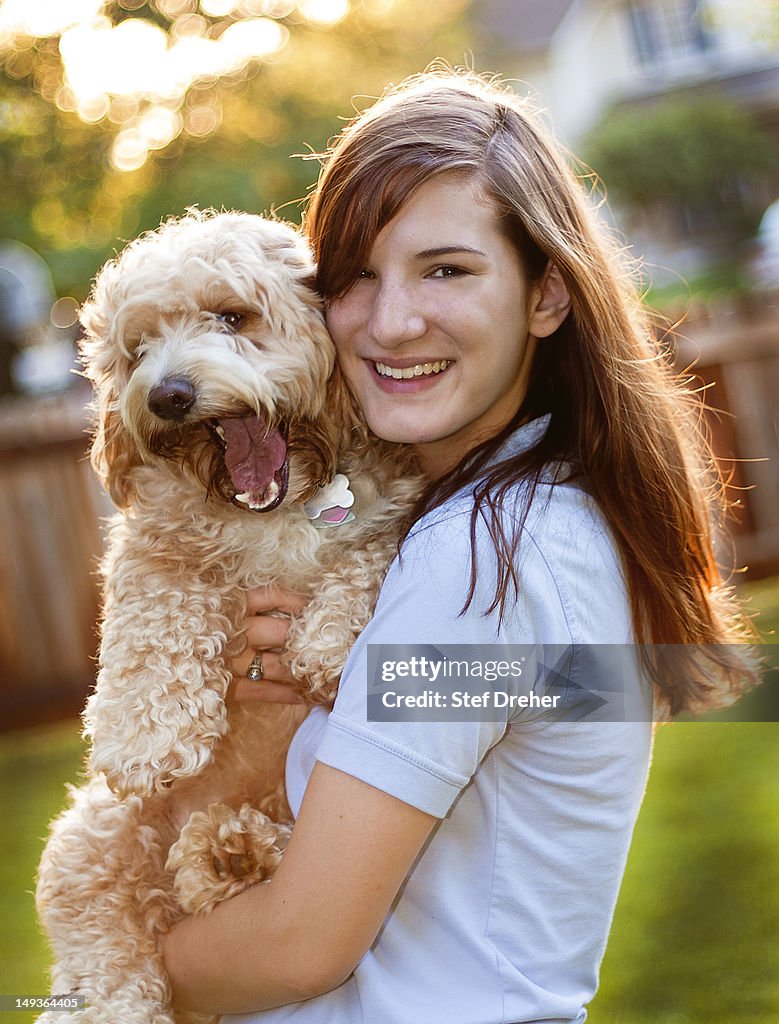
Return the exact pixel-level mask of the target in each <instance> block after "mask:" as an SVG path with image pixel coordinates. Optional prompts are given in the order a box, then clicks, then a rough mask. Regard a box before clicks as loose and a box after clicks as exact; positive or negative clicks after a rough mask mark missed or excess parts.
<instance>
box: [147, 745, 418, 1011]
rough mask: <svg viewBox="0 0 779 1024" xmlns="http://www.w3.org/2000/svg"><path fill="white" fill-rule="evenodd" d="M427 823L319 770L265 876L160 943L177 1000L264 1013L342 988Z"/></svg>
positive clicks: (349, 779) (352, 781)
mask: <svg viewBox="0 0 779 1024" xmlns="http://www.w3.org/2000/svg"><path fill="white" fill-rule="evenodd" d="M436 820H437V819H436V818H434V817H433V816H431V815H429V814H426V813H425V812H424V811H420V810H418V809H417V808H415V807H412V806H411V805H410V804H407V803H404V802H403V801H401V800H397V799H396V798H395V797H392V796H389V795H388V794H387V793H383V792H382V791H381V790H379V789H375V788H374V787H373V786H370V785H368V784H367V783H365V782H361V781H360V780H359V779H356V778H354V777H353V776H351V775H347V774H346V773H345V772H341V771H339V770H337V769H335V768H330V767H327V766H326V765H323V764H319V763H317V765H316V766H315V768H314V771H313V773H312V775H311V779H310V781H309V784H308V788H307V789H306V795H305V797H304V800H303V804H302V807H301V809H300V814H299V816H298V819H297V822H296V824H295V829H294V832H293V836H292V839H291V840H290V843H289V846H288V848H287V850H286V852H285V854H284V857H283V859H282V862H281V865H280V867H279V869H278V871H277V873H276V875H275V876H274V878H273V879H272V880H271V881H270V882H268V883H266V884H263V885H257V886H255V887H254V888H252V889H249V890H247V891H246V892H244V893H241V894H240V895H239V896H236V897H234V898H233V899H231V900H228V901H227V902H226V903H223V904H220V905H219V906H218V907H216V908H215V910H214V911H213V912H212V913H211V914H209V915H207V916H204V917H190V918H187V919H186V920H184V921H182V922H180V923H179V924H178V925H176V926H175V927H174V928H173V929H172V930H171V932H170V933H169V935H168V936H167V938H166V940H165V945H164V958H165V966H166V968H167V971H168V974H169V977H170V980H171V985H172V987H173V992H174V1002H175V1005H176V1006H177V1007H178V1008H179V1009H191V1010H197V1011H200V1012H203V1013H206V1012H211V1013H238V1012H246V1011H252V1010H263V1009H270V1008H271V1007H274V1006H282V1005H284V1004H285V1003H291V1002H298V1001H300V1000H302V999H308V998H310V997H312V996H316V995H321V994H322V993H324V992H327V991H329V990H330V989H332V988H335V987H336V986H337V985H339V984H341V982H343V981H345V980H346V978H348V976H349V975H350V974H351V972H352V971H353V970H354V968H355V967H356V966H357V964H358V962H359V961H360V959H361V958H362V956H363V955H364V954H365V953H366V952H367V950H368V949H369V947H370V945H371V943H372V942H373V940H374V939H375V938H376V935H377V934H378V932H379V929H380V928H381V925H382V923H383V921H384V918H385V917H386V915H387V912H388V910H389V908H390V905H391V904H392V901H393V899H394V898H395V896H396V894H397V892H398V890H399V889H400V887H401V885H402V884H403V881H404V879H405V878H406V875H407V874H408V873H409V871H410V870H411V867H412V865H413V864H414V861H415V860H416V858H417V856H418V855H419V852H420V850H421V849H422V847H423V845H424V843H425V841H426V839H427V837H428V836H429V834H430V832H431V830H432V828H433V826H434V824H435V822H436Z"/></svg>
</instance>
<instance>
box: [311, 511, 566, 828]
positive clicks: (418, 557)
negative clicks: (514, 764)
mask: <svg viewBox="0 0 779 1024" xmlns="http://www.w3.org/2000/svg"><path fill="white" fill-rule="evenodd" d="M470 550H471V549H470V514H469V511H462V512H453V513H450V514H448V515H444V516H442V517H440V518H438V519H437V520H435V521H433V522H428V521H425V520H423V523H422V525H421V527H417V529H416V531H415V533H414V534H412V535H411V536H410V537H409V538H408V540H407V541H406V543H405V544H404V546H403V550H402V554H401V556H400V557H399V558H398V559H396V560H395V561H394V562H393V564H392V565H391V566H390V569H389V572H388V574H387V577H386V579H385V581H384V585H383V587H382V590H381V594H380V596H379V601H378V603H377V606H376V611H375V614H374V617H373V619H372V620H371V622H370V623H369V625H368V626H367V627H366V629H365V630H364V631H363V633H362V634H361V636H360V638H359V639H358V641H357V643H356V644H355V646H354V648H353V650H352V652H351V654H350V656H349V658H348V660H347V663H346V666H345V669H344V673H343V676H342V678H341V684H340V687H339V691H338V696H337V698H336V702H335V706H334V709H333V711H332V713H331V714H330V716H329V720H328V724H327V727H326V729H325V732H324V736H323V739H322V742H321V744H320V746H319V749H318V751H317V760H319V761H321V762H322V763H324V764H327V765H330V766H331V767H333V768H338V769H340V770H341V771H344V772H347V773H348V774H350V775H353V776H355V777H356V778H359V779H361V780H362V781H364V782H367V783H368V784H370V785H372V786H375V787H377V788H378V789H381V790H382V791H383V792H386V793H389V794H390V795H392V796H394V797H397V798H398V799H400V800H403V801H404V802H406V803H409V804H411V805H412V806H414V807H417V808H419V809H420V810H423V811H425V812H426V813H428V814H432V815H434V816H436V817H441V818H442V817H445V816H446V814H447V813H448V811H449V809H450V807H451V806H452V804H453V802H454V801H455V799H456V798H457V796H458V794H459V793H460V791H461V790H462V789H463V788H464V787H465V786H467V785H468V783H469V781H470V779H471V778H472V776H473V775H474V773H475V772H476V769H477V768H478V766H479V764H480V763H481V761H482V760H483V758H484V757H485V755H486V754H487V752H488V751H489V750H490V748H491V747H493V746H494V745H495V744H496V743H497V742H498V741H499V740H500V739H501V737H502V736H503V735H504V733H505V731H506V729H507V727H508V718H509V712H508V711H504V712H502V713H500V714H501V717H499V718H497V720H492V721H482V720H479V718H478V716H477V715H476V714H474V717H473V719H471V720H468V721H455V720H451V719H448V720H446V721H439V722H431V721H389V722H385V721H368V717H367V690H368V645H369V644H421V645H431V644H432V645H436V646H438V645H446V644H487V643H490V644H493V643H509V642H511V643H518V644H520V643H533V642H534V641H533V638H534V637H535V636H537V635H538V634H537V629H538V623H537V621H536V618H537V615H536V611H537V609H538V608H539V607H541V606H543V615H544V616H547V617H548V616H549V615H550V609H551V614H552V615H553V616H554V615H555V614H556V615H557V617H558V618H559V619H560V624H561V629H562V632H563V633H565V634H566V636H567V630H566V627H565V621H564V615H563V612H562V606H561V604H560V601H559V598H558V597H557V596H556V594H555V593H554V587H553V586H551V584H550V581H549V579H548V578H547V575H548V574H547V573H546V570H545V568H544V566H543V565H542V564H525V566H524V570H525V571H523V576H524V578H525V583H526V584H527V585H526V586H523V587H522V589H521V599H520V600H519V601H518V602H517V603H516V605H513V606H512V609H511V614H510V615H509V616H508V630H509V633H508V636H509V637H510V639H509V638H508V637H507V633H506V630H507V622H506V620H504V622H503V623H501V622H500V620H499V616H498V613H497V612H493V613H489V614H485V609H486V608H487V607H489V605H490V603H491V601H492V596H493V594H494V587H495V558H494V554H493V553H492V543H491V541H490V540H489V538H488V537H485V538H482V539H481V540H479V539H477V555H478V561H477V566H478V575H477V585H476V589H475V593H474V598H473V601H472V602H471V604H470V606H469V608H468V609H467V610H466V611H465V612H464V613H463V614H461V611H462V608H463V605H464V603H465V601H466V597H467V595H468V590H469V586H470V574H471V554H470ZM529 561H530V563H538V561H539V560H538V558H537V557H535V558H534V557H533V553H532V552H531V557H530V560H529ZM525 562H526V563H527V562H528V560H527V559H526V560H525ZM533 579H535V580H536V584H535V585H534V584H533V583H532V580H533ZM538 581H540V583H539V582H538ZM539 586H540V589H541V593H540V594H539V593H538V589H539ZM534 593H535V596H534ZM558 633H559V630H558Z"/></svg>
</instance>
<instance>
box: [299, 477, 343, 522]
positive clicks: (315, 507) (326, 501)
mask: <svg viewBox="0 0 779 1024" xmlns="http://www.w3.org/2000/svg"><path fill="white" fill-rule="evenodd" d="M352 505H354V494H353V493H352V491H351V490H350V489H349V478H348V477H347V476H346V475H345V474H344V473H336V475H335V476H334V477H333V479H332V480H331V481H330V483H329V484H325V486H324V487H320V488H319V490H318V491H317V492H316V494H315V495H314V496H313V498H309V499H308V501H307V502H305V503H304V505H303V511H304V512H305V514H306V517H307V518H308V519H310V520H311V522H312V523H313V524H314V526H315V527H316V528H317V529H318V530H326V529H328V528H329V527H331V526H343V525H344V523H350V522H351V521H352V520H353V519H354V513H353V512H350V511H349V510H350V509H351V507H352Z"/></svg>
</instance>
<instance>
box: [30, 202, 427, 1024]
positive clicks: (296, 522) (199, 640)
mask: <svg viewBox="0 0 779 1024" xmlns="http://www.w3.org/2000/svg"><path fill="white" fill-rule="evenodd" d="M312 281H313V266H312V264H311V260H310V256H309V253H308V250H307V247H306V245H305V244H304V242H303V240H302V239H301V238H300V236H299V235H298V234H297V233H296V232H295V230H294V229H293V228H291V227H290V226H288V225H286V224H283V223H281V222H277V221H273V220H267V219H263V218H260V217H255V216H251V215H248V214H226V213H221V214H214V213H207V214H203V213H199V212H197V211H193V212H190V213H189V214H188V215H187V216H185V217H183V218H181V219H180V220H175V221H170V222H168V223H167V224H165V225H163V227H162V228H160V229H159V230H158V231H156V232H153V233H150V234H148V235H146V236H144V237H142V238H140V239H138V240H137V241H135V242H133V243H131V244H130V245H129V246H128V248H127V249H126V250H125V251H124V252H123V253H122V254H121V255H120V256H119V257H118V258H117V259H116V260H114V261H112V262H110V263H108V264H107V265H106V266H105V267H104V268H103V270H102V271H101V273H100V274H99V275H98V278H97V280H96V283H95V286H94V289H93V292H92V295H91V297H90V299H89V301H88V302H87V304H86V305H85V307H84V309H83V311H82V321H83V324H84V328H85V331H86V340H85V341H84V343H83V348H82V356H83V361H84V364H85V367H86V373H87V375H88V376H89V378H90V379H91V380H92V382H93V385H94V389H95V396H96V398H95V408H96V413H97V428H96V435H95V438H94V444H93V449H92V460H93V464H94V466H95V468H96V469H97V471H98V473H99V474H100V476H101V478H102V479H103V482H104V484H105V486H106V488H107V490H108V492H109V493H110V495H111V497H112V498H113V500H114V502H115V504H116V505H117V506H118V507H119V508H120V509H121V513H120V515H118V516H117V517H116V519H115V520H114V521H113V522H112V525H111V527H110V534H109V541H108V546H107V553H106V555H105V559H104V563H103V567H102V569H103V576H104V618H103V624H102V644H101V654H100V669H99V675H98V681H97V687H96V690H95V692H94V694H93V695H92V696H91V697H90V698H89V701H88V703H87V707H86V711H85V716H84V718H85V731H86V735H87V736H88V738H89V740H90V741H91V752H90V759H89V770H90V779H89V781H88V782H87V784H86V785H85V786H84V787H82V788H81V789H79V790H74V791H73V792H72V793H71V803H70V806H69V807H68V808H67V809H66V811H65V812H64V813H63V815H62V816H61V817H60V818H59V819H58V820H57V821H56V822H55V823H54V825H53V827H52V832H51V837H50V839H49V842H48V844H47V847H46V850H45V852H44V856H43V860H42V862H41V867H40V873H39V883H38V907H39V913H40V916H41V920H42V921H43V923H44V926H45V928H46V930H47V932H48V934H49V936H50V939H51V943H52V946H53V949H54V953H55V958H56V963H55V966H54V969H53V979H52V980H53V991H54V992H57V993H66V992H73V991H78V992H80V993H82V994H84V995H85V997H86V1002H87V1009H85V1010H83V1011H80V1012H79V1013H78V1014H77V1015H76V1019H77V1020H78V1021H79V1024H87V1022H89V1024H171V1022H172V1021H173V1019H174V1017H173V1014H172V1011H171V1010H170V1007H169V995H170V993H169V989H168V984H167V981H166V978H165V976H164V972H163V970H162V966H161V961H160V958H159V955H158V952H157V948H158V939H159V936H160V934H161V932H162V931H164V930H165V929H167V928H168V927H170V925H171V923H172V922H174V921H175V920H176V919H177V918H178V917H180V916H181V915H182V914H183V913H184V912H202V911H207V910H209V909H210V908H211V907H213V906H214V904H215V903H217V902H218V901H220V900H222V899H225V898H227V897H229V896H231V895H233V894H234V893H236V892H238V891H240V890H241V889H243V888H245V887H246V886H247V885H250V884H254V883H256V882H258V881H261V880H262V879H264V878H267V877H268V876H269V874H271V873H272V871H273V870H274V868H275V866H276V864H277V863H278V861H279V858H280V856H281V853H282V851H283V848H284V845H285V843H286V842H287V839H288V837H289V834H290V826H289V824H288V822H289V819H290V817H291V815H290V810H289V807H288V805H287V801H286V797H285V792H284V759H285V754H286V750H287V746H288V744H289V741H290V739H291V736H292V734H293V733H294V730H295V729H296V727H297V725H298V724H299V722H300V720H301V718H302V717H303V715H305V713H306V710H307V709H306V708H305V707H303V708H301V707H296V706H290V705H286V706H285V705H273V704H262V705H259V704H258V705H251V706H249V705H246V704H244V705H242V706H240V707H236V708H233V709H231V713H230V721H229V723H228V718H227V713H226V708H225V695H226V692H227V688H228V684H229V682H230V672H229V669H228V661H229V659H230V658H231V657H234V656H235V655H237V654H239V653H240V651H241V650H242V649H243V648H244V647H245V645H246V640H245V638H244V637H243V636H242V635H241V632H240V623H241V620H242V619H243V618H244V616H245V611H246V606H245V591H246V589H247V588H248V587H251V586H258V585H264V584H270V583H273V582H275V581H278V582H279V583H280V584H282V585H284V586H286V587H288V588H291V589H294V590H300V591H302V592H304V593H308V594H311V595H312V600H311V602H310V603H309V605H308V606H307V608H306V609H305V611H304V612H303V613H301V615H300V616H298V617H296V618H295V619H293V621H292V623H291V625H290V631H289V638H288V650H289V652H290V653H289V655H288V657H289V664H290V667H291V669H292V671H293V674H294V675H295V677H296V678H297V679H298V680H299V685H300V687H301V692H302V693H303V694H304V696H305V698H306V701H307V702H308V703H311V704H313V703H323V704H328V703H330V702H331V701H332V699H333V696H334V693H335V688H336V685H337V681H338V678H339V675H340V671H341V668H342V666H343V663H344V660H345V657H346V654H347V653H348V650H349V648H350V646H351V644H352V643H353V641H354V638H355V636H356V635H357V634H358V633H359V631H360V630H361V629H362V628H363V626H364V625H365V624H366V622H367V621H368V619H369V617H370V615H371V612H372V609H373V605H374V602H375V598H376V594H377V591H378V587H379V585H380V583H381V580H382V578H383V574H384V572H385V570H386V567H387V565H388V564H389V561H390V560H391V557H392V555H393V553H394V551H395V546H396V543H397V536H398V523H399V521H400V520H401V518H402V517H403V516H404V515H405V514H406V513H407V511H408V509H409V508H410V504H411V502H412V501H413V499H414V497H415V494H416V490H417V483H416V480H415V477H414V475H413V472H412V467H411V466H410V464H409V463H408V462H407V461H404V460H405V458H406V457H405V456H403V455H402V453H400V452H399V451H398V449H396V448H394V447H391V446H387V445H383V444H381V443H380V442H378V441H376V439H373V438H369V437H368V436H367V434H366V432H365V430H364V428H363V427H362V426H361V425H360V423H359V421H358V419H357V418H356V416H355V415H354V413H353V411H352V406H351V403H350V399H349V396H348V393H347V391H346V389H345V388H344V385H343V383H342V382H341V380H340V378H339V376H338V374H337V371H335V370H334V365H335V354H334V349H333V345H332V342H331V340H330V338H329V336H328V334H327V331H326V329H325V326H324V322H323V317H322V311H321V308H320V303H319V301H318V298H317V296H316V295H315V293H314V291H313V289H312ZM336 470H338V471H339V472H342V473H345V474H347V475H348V477H349V480H350V483H351V489H352V491H353V492H354V495H355V503H354V513H355V515H354V518H353V519H352V520H351V521H349V522H347V523H344V524H342V525H339V526H335V527H330V528H326V529H317V528H316V527H315V526H314V524H313V523H312V521H311V520H310V519H309V518H308V516H307V515H306V510H305V509H304V504H305V502H306V501H308V500H309V499H311V498H312V496H314V495H316V494H318V493H319V488H320V486H321V485H323V484H325V483H326V482H328V481H330V480H331V479H332V477H333V475H334V474H335V472H336ZM57 1019H58V1018H57ZM199 1019H202V1018H199ZM40 1020H41V1022H44V1021H46V1022H47V1024H48V1022H49V1021H50V1022H51V1024H54V1020H55V1018H54V1016H52V1015H49V1014H44V1015H43V1017H41V1018H40Z"/></svg>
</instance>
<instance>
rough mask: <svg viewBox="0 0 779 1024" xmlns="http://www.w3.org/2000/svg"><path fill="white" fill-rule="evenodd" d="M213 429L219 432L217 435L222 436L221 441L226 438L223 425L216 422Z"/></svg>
mask: <svg viewBox="0 0 779 1024" xmlns="http://www.w3.org/2000/svg"><path fill="white" fill-rule="evenodd" d="M215 430H216V432H217V434H219V436H220V437H221V438H222V440H223V441H225V440H226V439H227V435H226V434H225V431H224V427H220V426H219V424H218V423H217V425H216V427H215Z"/></svg>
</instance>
